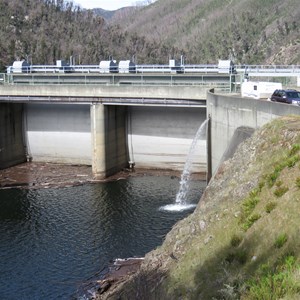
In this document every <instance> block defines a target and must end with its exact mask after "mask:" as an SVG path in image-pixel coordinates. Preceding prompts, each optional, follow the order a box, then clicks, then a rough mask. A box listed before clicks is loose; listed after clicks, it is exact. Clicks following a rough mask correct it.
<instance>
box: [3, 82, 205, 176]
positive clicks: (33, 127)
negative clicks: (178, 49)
mask: <svg viewBox="0 0 300 300" xmlns="http://www.w3.org/2000/svg"><path fill="white" fill-rule="evenodd" d="M1 88H2V89H1ZM1 88H0V93H1V95H2V96H1V97H2V98H1V99H2V101H1V103H0V120H1V127H0V138H1V146H0V147H1V152H0V167H1V168H6V167H9V166H12V165H15V164H16V163H20V162H24V161H26V160H32V161H37V162H51V163H66V164H84V165H91V166H92V168H93V173H94V175H95V177H96V178H105V177H107V176H109V175H112V174H114V173H116V172H118V171H120V170H121V169H123V168H125V167H128V166H129V165H130V164H132V165H134V166H135V168H139V169H143V168H145V169H165V170H178V171H181V170H182V169H183V166H184V163H185V160H186V155H187V153H188V150H189V146H190V144H191V142H192V140H193V138H194V136H195V133H196V132H197V129H198V128H199V127H200V125H201V124H202V123H203V122H204V121H205V119H206V106H205V100H204V99H203V98H204V97H203V96H202V95H203V94H204V92H205V93H206V91H204V92H203V91H201V93H202V95H201V94H199V88H198V91H197V92H196V90H195V89H193V88H191V89H190V93H191V94H193V95H192V96H189V95H188V94H186V93H185V94H184V97H183V96H181V95H180V93H183V89H182V88H181V89H180V90H179V89H177V94H174V95H173V96H172V95H171V96H170V93H176V87H175V89H174V87H173V88H172V91H170V90H171V88H168V89H166V87H163V88H161V87H160V88H156V89H155V90H156V91H155V93H153V90H149V91H147V95H146V91H145V88H142V89H143V91H141V89H139V88H135V87H132V88H128V87H124V89H123V93H122V87H119V89H118V88H114V89H110V90H109V91H107V94H105V93H104V92H103V88H102V93H100V94H101V102H102V103H101V102H100V100H99V96H98V98H95V94H98V95H99V91H98V90H97V89H96V91H95V88H87V87H85V88H83V87H81V92H80V94H79V95H81V96H80V97H78V91H77V92H76V88H77V89H78V87H76V88H75V91H74V88H71V87H69V89H67V88H66V87H55V89H54V88H53V87H43V88H42V87H40V86H39V87H36V86H35V87H28V86H27V87H24V86H17V87H16V86H15V87H14V88H12V87H10V88H8V87H6V86H2V87H1ZM41 90H42V91H43V92H41ZM114 90H115V91H116V92H117V93H118V97H120V96H121V98H122V99H121V100H120V99H119V100H118V101H119V102H118V103H116V97H115V95H114ZM128 90H129V91H128ZM70 91H71V92H70ZM73 93H74V94H73ZM127 93H128V95H127ZM129 93H130V97H129ZM143 93H144V94H143ZM49 94H50V95H51V96H49ZM76 94H77V96H76ZM8 95H9V96H8ZM28 95H29V96H28ZM108 95H109V96H110V97H108ZM149 95H151V96H152V98H151V97H149ZM153 95H156V96H157V95H159V97H153ZM199 95H200V98H202V99H200V100H199ZM145 96H147V97H145ZM174 96H176V97H174ZM55 97H61V98H60V99H57V98H55ZM70 97H71V98H72V97H74V99H73V98H72V99H71V98H70ZM196 97H197V98H198V99H197V100H196V99H195V98H196ZM193 98H194V99H193ZM75 99H76V100H75ZM133 99H135V100H134V101H135V102H134V101H133ZM145 99H146V100H145ZM172 99H173V100H172ZM191 101H192V102H191ZM193 101H194V102H193ZM103 102H105V103H103ZM197 147H198V149H197V153H198V154H199V155H197V158H196V160H195V162H194V164H193V165H194V166H193V171H194V172H206V164H207V163H206V160H207V159H206V140H205V139H204V140H200V141H199V142H198V145H197Z"/></svg>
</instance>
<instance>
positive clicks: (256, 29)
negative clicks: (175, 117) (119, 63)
mask: <svg viewBox="0 0 300 300" xmlns="http://www.w3.org/2000/svg"><path fill="white" fill-rule="evenodd" d="M141 3H142V4H143V5H137V6H135V7H129V8H126V9H121V10H117V11H115V12H114V14H113V15H112V16H111V17H112V19H111V20H110V21H107V20H104V19H103V18H102V17H100V16H98V15H97V14H96V13H94V11H93V10H83V9H81V8H80V7H79V6H77V5H75V4H74V2H73V1H66V0H24V1H18V0H2V1H1V2H0V15H1V18H0V25H1V31H0V70H2V71H3V70H5V67H6V66H8V65H11V64H12V63H13V61H14V60H17V59H28V60H29V61H30V62H32V63H33V64H55V61H56V60H58V59H65V60H69V58H70V57H71V56H72V57H73V58H75V62H76V63H77V64H79V63H81V64H98V63H99V61H101V60H106V59H109V58H114V59H116V60H121V59H131V58H133V57H134V58H135V60H136V62H137V63H144V64H151V63H163V64H166V63H168V59H169V58H170V57H172V58H174V57H177V58H179V56H180V55H182V54H183V55H184V56H185V58H186V63H216V62H217V61H218V59H228V58H230V59H232V60H234V62H235V63H237V64H243V63H245V64H263V63H266V64H273V63H276V64H300V51H299V50H300V39H299V31H300V26H299V25H300V24H299V22H300V21H299V20H300V6H299V4H298V1H295V0H286V1H281V0H269V1H265V0H226V1H224V0H189V1H187V0H172V1H166V0H157V1H153V0H147V1H142V2H141ZM145 3H146V4H148V5H144V4H145ZM97 12H98V13H99V10H98V11H97ZM100 13H101V14H102V15H104V16H107V14H106V13H105V11H104V12H103V11H102V12H100ZM107 18H108V17H107Z"/></svg>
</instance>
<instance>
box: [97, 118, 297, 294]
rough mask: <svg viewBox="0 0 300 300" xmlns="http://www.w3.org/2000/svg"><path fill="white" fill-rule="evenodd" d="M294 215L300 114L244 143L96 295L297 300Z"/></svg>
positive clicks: (276, 121) (261, 130) (270, 126)
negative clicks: (136, 261)
mask: <svg viewBox="0 0 300 300" xmlns="http://www.w3.org/2000/svg"><path fill="white" fill-rule="evenodd" d="M299 211H300V117H298V116H297V117H296V116H287V117H283V118H279V119H275V120H274V121H272V122H271V123H269V124H267V125H265V126H264V127H263V128H261V129H260V130H258V131H257V132H255V133H254V135H253V136H252V137H251V138H250V139H248V140H247V141H245V142H244V143H243V144H242V145H241V146H240V147H239V148H238V150H237V152H236V153H235V155H234V157H233V158H232V159H231V160H229V161H226V162H225V163H224V164H223V165H222V166H221V168H220V169H219V171H218V173H217V174H216V175H215V177H214V178H213V180H212V181H211V182H210V184H209V186H208V187H207V189H206V191H205V194H204V195H203V196H202V199H201V200H200V202H199V204H198V207H197V209H196V210H195V212H194V213H193V214H192V215H191V216H189V217H188V218H186V219H184V220H182V221H180V222H179V223H177V224H176V225H175V226H174V227H173V229H172V230H171V232H170V233H169V234H168V235H167V237H166V239H165V242H164V243H163V245H162V246H161V247H159V248H157V249H156V250H154V251H152V252H150V253H149V254H148V255H147V256H146V258H145V262H144V263H143V264H142V267H141V269H140V271H139V272H138V273H136V274H135V275H134V276H132V277H130V278H129V279H128V280H127V281H125V282H124V283H123V284H122V285H120V286H119V287H118V288H117V289H116V290H111V291H110V293H109V294H107V295H106V296H105V297H104V296H102V298H105V299H106V298H107V299H186V300H191V299H244V300H245V299H247V300H248V299H249V300H250V299H251V300H252V299H257V300H261V299H300V272H299V271H300V240H299V234H300V229H299V228H300V217H299ZM118 297H120V298H118ZM102 298H101V297H100V298H99V299H102Z"/></svg>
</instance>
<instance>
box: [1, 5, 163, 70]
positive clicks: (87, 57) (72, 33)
mask: <svg viewBox="0 0 300 300" xmlns="http://www.w3.org/2000/svg"><path fill="white" fill-rule="evenodd" d="M0 16H1V17H0V26H1V31H0V70H2V71H3V70H5V67H6V66H9V65H11V64H12V63H13V61H15V60H21V59H27V60H28V61H29V62H32V63H33V64H55V63H56V60H59V59H64V60H69V58H70V57H71V56H73V58H75V61H76V63H77V64H79V63H81V64H98V63H99V62H100V61H101V60H107V59H109V58H110V57H111V58H115V59H117V60H120V59H131V58H132V56H133V55H134V54H135V53H140V57H141V58H142V59H143V60H144V61H149V62H153V63H155V62H159V59H160V57H165V56H166V55H167V53H168V52H166V48H165V47H164V46H163V45H162V44H158V43H157V42H155V41H152V42H148V41H147V40H146V39H145V38H144V37H141V38H140V37H138V36H137V35H136V34H131V35H130V34H128V33H126V32H123V31H121V30H120V27H118V26H114V25H108V24H107V23H106V22H105V20H104V19H103V18H101V17H99V16H96V15H95V14H94V13H93V12H92V10H82V9H81V8H80V7H79V6H77V5H74V4H73V2H72V1H64V0H24V1H19V0H2V1H0Z"/></svg>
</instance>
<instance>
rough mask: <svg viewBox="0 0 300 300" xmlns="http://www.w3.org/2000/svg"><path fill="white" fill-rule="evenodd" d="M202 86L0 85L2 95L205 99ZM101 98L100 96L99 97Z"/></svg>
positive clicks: (205, 89)
mask: <svg viewBox="0 0 300 300" xmlns="http://www.w3.org/2000/svg"><path fill="white" fill-rule="evenodd" d="M207 90H208V87H202V86H132V85H130V86H99V85H55V86H53V85H36V86H33V85H0V95H4V96H6V95H11V96H14V95H17V96H22V95H24V96H57V97H63V96H65V97H108V98H109V97H120V98H126V97H128V98H138V99H142V98H161V99H165V98H166V99H191V100H193V99H194V100H198V99H205V98H206V92H207ZM99 100H100V98H99Z"/></svg>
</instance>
